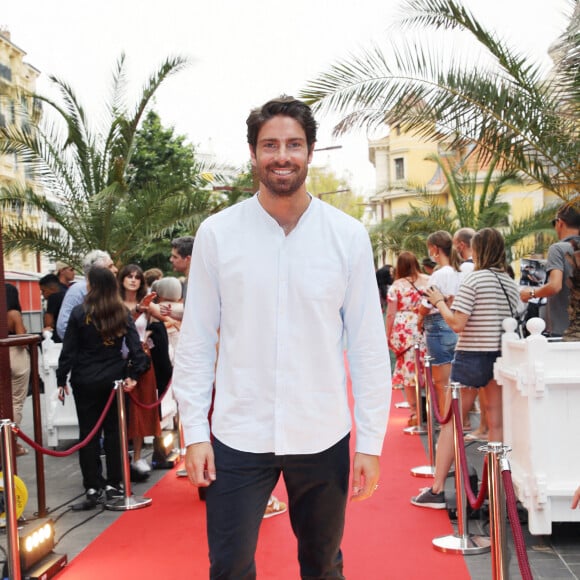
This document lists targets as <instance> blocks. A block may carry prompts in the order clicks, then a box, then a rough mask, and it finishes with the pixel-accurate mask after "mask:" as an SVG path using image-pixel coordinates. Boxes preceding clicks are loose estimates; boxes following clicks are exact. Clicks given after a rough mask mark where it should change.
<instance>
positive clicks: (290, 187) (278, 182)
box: [257, 166, 308, 197]
mask: <svg viewBox="0 0 580 580" xmlns="http://www.w3.org/2000/svg"><path fill="white" fill-rule="evenodd" d="M276 169H293V170H296V166H292V167H287V168H285V167H277V168H276ZM257 173H258V179H259V181H260V183H262V184H263V185H265V186H266V188H267V189H268V190H269V191H270V192H271V193H272V194H274V195H277V196H280V197H290V196H291V195H293V194H294V193H296V191H298V190H299V189H300V188H301V187H302V186H303V185H304V182H305V181H306V176H307V175H308V166H306V167H304V169H302V170H298V171H296V172H295V173H293V174H292V175H291V176H288V177H286V178H282V177H280V176H276V175H275V174H273V173H272V171H271V168H269V167H265V168H261V169H258V171H257Z"/></svg>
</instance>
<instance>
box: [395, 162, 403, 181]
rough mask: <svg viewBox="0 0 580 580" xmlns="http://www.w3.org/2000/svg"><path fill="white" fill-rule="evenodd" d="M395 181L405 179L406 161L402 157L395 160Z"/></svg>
mask: <svg viewBox="0 0 580 580" xmlns="http://www.w3.org/2000/svg"><path fill="white" fill-rule="evenodd" d="M395 179H396V180H397V181H401V180H402V179H405V160H404V159H403V158H402V157H397V159H395Z"/></svg>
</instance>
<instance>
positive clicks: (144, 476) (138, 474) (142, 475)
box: [130, 464, 150, 483]
mask: <svg viewBox="0 0 580 580" xmlns="http://www.w3.org/2000/svg"><path fill="white" fill-rule="evenodd" d="M130 473H131V481H132V482H133V483H142V482H144V481H147V480H148V479H149V475H150V473H149V472H148V471H146V472H143V471H139V470H138V469H136V468H135V467H134V466H133V464H131V467H130Z"/></svg>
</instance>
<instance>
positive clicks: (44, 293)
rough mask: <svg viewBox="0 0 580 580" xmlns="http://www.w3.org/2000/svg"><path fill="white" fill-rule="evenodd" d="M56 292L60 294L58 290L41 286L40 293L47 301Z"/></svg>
mask: <svg viewBox="0 0 580 580" xmlns="http://www.w3.org/2000/svg"><path fill="white" fill-rule="evenodd" d="M56 292H58V288H53V287H52V286H41V287H40V293H41V294H42V297H43V298H44V299H45V300H46V299H47V298H48V297H49V296H52V295H53V294H55V293H56Z"/></svg>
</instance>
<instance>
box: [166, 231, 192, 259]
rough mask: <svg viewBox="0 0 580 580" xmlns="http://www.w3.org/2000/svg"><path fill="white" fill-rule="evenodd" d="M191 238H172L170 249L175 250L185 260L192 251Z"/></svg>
mask: <svg viewBox="0 0 580 580" xmlns="http://www.w3.org/2000/svg"><path fill="white" fill-rule="evenodd" d="M194 239H195V238H194V237H193V236H181V237H180V238H174V239H173V240H171V247H172V248H175V250H176V252H177V253H178V254H179V255H180V256H181V257H182V258H187V256H191V252H192V251H193V241H194Z"/></svg>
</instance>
